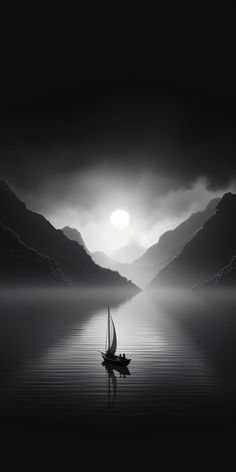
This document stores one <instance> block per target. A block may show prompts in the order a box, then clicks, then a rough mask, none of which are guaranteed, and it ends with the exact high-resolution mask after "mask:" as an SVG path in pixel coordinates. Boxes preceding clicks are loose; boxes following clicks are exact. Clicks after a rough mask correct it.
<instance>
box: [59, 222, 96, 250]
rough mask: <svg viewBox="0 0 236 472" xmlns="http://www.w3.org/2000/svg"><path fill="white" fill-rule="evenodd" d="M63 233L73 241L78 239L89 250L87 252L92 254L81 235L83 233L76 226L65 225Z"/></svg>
mask: <svg viewBox="0 0 236 472" xmlns="http://www.w3.org/2000/svg"><path fill="white" fill-rule="evenodd" d="M62 231H63V233H64V234H65V235H66V237H67V238H69V239H71V240H72V241H77V243H79V244H80V245H81V246H82V247H83V248H84V249H85V251H86V252H87V254H89V255H90V251H89V250H88V248H87V247H86V244H85V242H84V240H83V238H82V236H81V233H80V232H79V231H78V230H77V229H76V228H71V227H70V226H64V228H62Z"/></svg>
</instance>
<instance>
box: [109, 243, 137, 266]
mask: <svg viewBox="0 0 236 472" xmlns="http://www.w3.org/2000/svg"><path fill="white" fill-rule="evenodd" d="M144 251H145V249H144V248H143V247H142V246H140V245H139V244H138V243H136V242H135V241H134V242H130V243H129V244H126V245H125V246H122V247H120V248H119V249H116V250H115V251H113V252H112V253H111V254H110V255H111V258H112V259H114V260H116V261H118V262H120V263H124V264H125V263H131V262H133V261H134V260H135V259H137V258H138V257H140V256H141V254H143V253H144Z"/></svg>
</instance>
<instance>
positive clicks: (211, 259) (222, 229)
mask: <svg viewBox="0 0 236 472" xmlns="http://www.w3.org/2000/svg"><path fill="white" fill-rule="evenodd" d="M235 215H236V195H233V194H232V193H227V194H225V195H224V196H223V198H222V199H221V200H220V202H219V203H218V205H217V208H216V212H215V214H214V215H213V216H212V217H211V218H209V219H208V220H207V222H206V223H205V224H204V225H203V227H202V228H201V229H200V230H199V231H198V232H197V233H196V235H195V236H194V238H193V239H192V240H191V241H190V242H189V243H188V244H187V245H186V246H185V247H184V249H183V250H182V251H181V253H180V254H179V255H178V256H177V257H175V258H174V259H172V260H171V262H170V263H169V264H167V266H165V267H164V268H163V269H162V270H161V271H160V272H159V274H157V276H156V277H155V278H154V280H153V281H152V283H151V284H150V287H152V288H155V287H160V286H168V285H172V286H179V285H181V286H185V287H193V286H194V285H196V284H199V283H201V282H202V281H204V280H206V279H208V278H209V277H211V276H213V275H214V274H216V273H217V272H218V271H220V270H221V269H222V267H224V266H226V265H227V264H228V262H229V261H230V259H231V258H232V256H233V254H234V251H235V246H236V218H235Z"/></svg>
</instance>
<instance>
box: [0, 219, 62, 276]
mask: <svg viewBox="0 0 236 472" xmlns="http://www.w3.org/2000/svg"><path fill="white" fill-rule="evenodd" d="M8 283H11V284H12V283H13V284H22V285H23V284H27V285H28V284H30V285H35V284H37V285H38V284H40V285H68V280H67V279H66V277H65V276H64V275H63V274H62V272H61V270H60V269H59V267H58V265H57V263H56V261H55V260H54V259H52V258H50V257H48V256H43V255H42V254H39V253H38V252H36V251H35V250H34V249H31V248H29V247H27V246H26V245H25V243H24V242H23V241H22V240H21V239H20V237H19V235H18V234H16V233H15V232H14V231H12V230H11V229H10V228H8V227H7V226H5V225H4V224H3V223H2V221H0V284H1V285H2V284H8Z"/></svg>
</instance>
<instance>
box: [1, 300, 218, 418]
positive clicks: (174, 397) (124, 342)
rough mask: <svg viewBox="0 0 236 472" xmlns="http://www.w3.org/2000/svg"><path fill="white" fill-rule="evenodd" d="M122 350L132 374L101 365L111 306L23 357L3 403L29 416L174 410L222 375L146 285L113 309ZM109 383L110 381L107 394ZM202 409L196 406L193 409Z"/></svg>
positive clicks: (153, 414) (211, 390)
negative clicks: (217, 373) (128, 358)
mask: <svg viewBox="0 0 236 472" xmlns="http://www.w3.org/2000/svg"><path fill="white" fill-rule="evenodd" d="M112 317H113V319H114V322H115V326H116V330H117V336H118V353H119V352H121V353H123V352H125V353H126V354H127V355H130V354H131V357H132V361H131V364H130V365H129V371H130V375H126V376H122V375H120V373H119V372H117V371H115V369H112V370H110V373H109V372H108V371H107V370H106V368H105V367H104V366H103V365H102V359H101V357H100V354H99V352H98V350H100V349H101V350H103V349H104V343H105V333H106V323H107V312H106V306H104V307H103V308H99V309H98V310H94V311H93V312H92V313H91V314H90V316H89V317H88V319H87V320H84V319H83V322H81V319H80V313H79V312H78V321H77V322H76V323H75V325H74V327H73V328H72V329H71V330H70V331H69V332H67V334H66V335H65V336H62V337H60V338H59V339H58V340H57V341H56V342H55V343H53V344H51V345H49V346H46V347H45V348H42V347H41V349H39V350H38V351H37V349H36V351H35V352H34V353H33V355H32V357H30V358H27V359H26V360H24V362H23V364H22V365H21V367H20V368H19V370H18V372H17V373H16V374H15V376H14V377H13V378H12V379H11V383H10V385H9V386H8V389H6V391H5V394H4V392H2V406H1V410H2V408H4V412H5V415H6V412H7V411H8V412H9V413H11V414H15V415H16V416H20V417H24V416H26V417H27V415H29V416H32V415H33V416H34V415H36V416H37V415H40V414H45V411H47V413H46V415H48V416H49V417H50V415H51V414H54V415H56V417H57V418H59V419H60V418H65V417H66V418H73V419H74V420H76V418H81V417H83V418H85V421H86V415H87V417H88V421H90V420H89V418H90V417H91V416H92V417H93V421H95V420H94V418H100V419H102V420H105V418H106V416H107V414H108V412H109V415H110V414H111V411H110V408H108V407H109V406H111V397H112V415H113V416H114V417H119V418H121V417H122V416H126V415H129V416H130V417H131V418H135V419H136V420H137V417H140V418H149V420H151V419H153V420H154V419H156V420H157V419H158V418H160V417H161V418H165V417H166V418H170V419H171V418H172V419H173V418H175V417H176V415H179V414H180V415H181V412H184V413H185V414H186V411H187V409H188V408H187V407H188V404H189V405H190V409H189V414H191V419H193V418H194V405H195V403H196V404H198V403H199V401H202V399H203V400H204V397H205V396H206V397H207V398H208V397H209V395H216V396H217V391H218V382H217V379H216V377H215V375H214V372H213V371H212V369H211V367H210V366H209V364H208V361H207V357H206V354H205V352H204V351H203V350H201V349H200V347H199V346H198V345H197V344H196V343H195V342H194V341H193V339H192V338H191V337H189V336H187V335H186V332H184V330H183V329H182V327H181V325H180V324H179V323H178V321H176V320H175V319H174V318H173V316H169V315H168V313H166V312H165V310H163V309H162V308H161V307H160V305H159V304H158V302H157V301H156V299H153V298H152V297H150V295H148V294H145V293H140V294H138V295H137V296H135V297H134V298H132V299H130V300H128V301H126V302H124V303H121V304H120V305H119V306H117V307H116V308H113V309H112ZM108 384H109V389H111V391H110V394H109V395H108V393H109V392H108ZM197 415H198V412H197V410H196V416H197Z"/></svg>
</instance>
